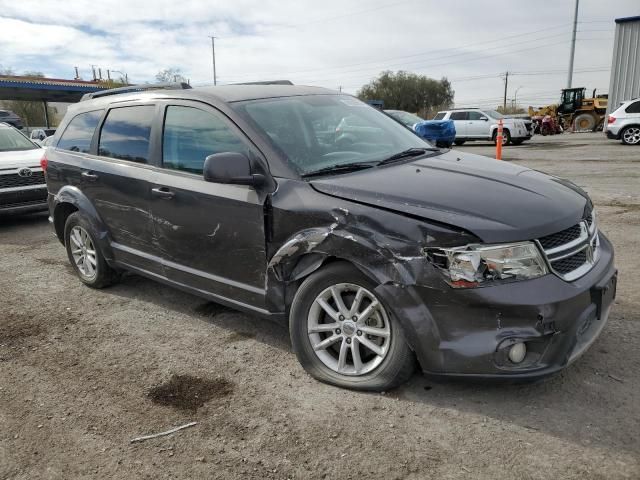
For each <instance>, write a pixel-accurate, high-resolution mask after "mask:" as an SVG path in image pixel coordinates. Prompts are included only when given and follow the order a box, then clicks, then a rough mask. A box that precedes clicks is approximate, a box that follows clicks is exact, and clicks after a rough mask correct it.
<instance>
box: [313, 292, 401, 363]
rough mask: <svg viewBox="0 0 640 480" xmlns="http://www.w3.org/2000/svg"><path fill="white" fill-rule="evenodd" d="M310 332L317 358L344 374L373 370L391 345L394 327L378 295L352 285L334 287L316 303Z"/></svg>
mask: <svg viewBox="0 0 640 480" xmlns="http://www.w3.org/2000/svg"><path fill="white" fill-rule="evenodd" d="M307 333H308V336H309V341H310V343H311V346H312V348H313V350H314V352H315V354H316V356H317V357H318V358H319V359H320V361H322V363H324V364H325V365H326V366H327V367H328V368H330V369H331V370H333V371H334V372H336V373H339V374H341V375H350V376H358V375H364V374H367V373H369V372H371V371H373V370H374V369H375V368H376V367H378V366H379V365H380V364H381V363H382V361H383V360H384V359H385V357H386V356H387V354H388V352H389V345H390V344H391V334H392V331H391V324H390V322H389V316H388V315H387V312H386V310H385V309H384V307H383V306H382V303H381V302H380V301H379V300H378V299H377V298H376V296H375V295H374V294H373V293H371V292H370V291H369V290H367V289H366V288H364V287H361V286H359V285H355V284H351V283H340V284H336V285H332V286H330V287H328V288H326V289H325V290H323V291H322V292H321V293H320V294H319V295H318V296H317V297H316V299H315V300H314V302H313V304H312V305H311V308H310V309H309V315H308V318H307Z"/></svg>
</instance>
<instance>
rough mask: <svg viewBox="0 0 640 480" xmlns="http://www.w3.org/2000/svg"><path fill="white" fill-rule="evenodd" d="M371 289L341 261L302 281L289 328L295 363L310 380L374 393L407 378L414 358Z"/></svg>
mask: <svg viewBox="0 0 640 480" xmlns="http://www.w3.org/2000/svg"><path fill="white" fill-rule="evenodd" d="M375 287H376V285H375V284H373V283H372V282H371V281H370V280H369V279H368V278H367V277H365V276H364V275H363V274H362V273H361V272H360V271H358V270H357V269H356V268H354V267H353V266H351V265H350V264H348V263H345V262H337V263H332V264H330V265H328V266H327V267H324V268H322V269H320V270H318V271H316V272H314V273H313V274H311V275H310V276H309V277H307V278H306V279H305V280H304V282H302V285H300V288H299V289H298V291H297V292H296V295H295V297H294V299H293V304H292V307H291V312H290V314H289V330H290V335H291V344H292V345H293V350H294V352H295V353H296V356H297V357H298V361H299V362H300V364H301V365H302V367H303V368H304V369H305V370H306V371H307V372H308V373H309V374H310V375H311V376H312V377H314V378H315V379H317V380H319V381H321V382H324V383H329V384H331V385H336V386H338V387H343V388H351V389H355V390H373V391H381V390H389V389H391V388H394V387H396V386H398V385H400V384H402V383H404V382H406V381H407V380H408V379H409V377H410V376H411V374H412V373H413V370H414V367H415V357H414V355H413V352H412V351H411V349H410V348H409V345H408V344H407V342H406V341H405V338H404V335H403V332H402V328H401V326H400V324H399V323H398V321H397V320H396V319H395V318H394V317H393V316H392V314H391V312H390V311H389V310H388V309H387V307H386V306H384V305H383V304H382V301H381V300H380V299H379V298H377V296H376V294H375V293H374V290H375ZM336 296H337V299H338V300H340V302H341V303H342V305H340V304H339V303H338V301H337V299H336ZM358 298H359V299H360V300H358ZM356 302H357V303H356ZM375 302H378V303H377V304H376V303H375ZM372 305H373V307H372ZM367 311H369V312H370V313H369V314H367ZM387 312H388V313H387ZM354 318H355V319H356V320H354ZM365 330H366V331H365Z"/></svg>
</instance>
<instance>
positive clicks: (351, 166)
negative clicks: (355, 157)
mask: <svg viewBox="0 0 640 480" xmlns="http://www.w3.org/2000/svg"><path fill="white" fill-rule="evenodd" d="M371 167H373V165H372V164H371V163H346V164H342V165H331V166H330V167H324V168H320V169H318V170H313V171H311V172H308V173H303V174H302V175H301V176H302V178H309V177H318V176H320V175H327V174H331V173H348V172H356V171H358V170H364V169H366V168H371Z"/></svg>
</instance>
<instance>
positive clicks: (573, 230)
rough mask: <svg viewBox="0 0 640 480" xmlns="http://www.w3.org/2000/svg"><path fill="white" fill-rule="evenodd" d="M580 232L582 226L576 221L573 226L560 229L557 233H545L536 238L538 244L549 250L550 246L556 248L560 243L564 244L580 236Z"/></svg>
mask: <svg viewBox="0 0 640 480" xmlns="http://www.w3.org/2000/svg"><path fill="white" fill-rule="evenodd" d="M581 233H582V228H581V227H580V224H579V223H577V224H575V225H574V226H573V227H569V228H567V229H566V230H562V231H561V232H558V233H553V234H551V235H547V236H546V237H542V238H540V239H538V241H539V242H540V245H542V248H543V249H545V250H550V249H552V248H557V247H559V246H561V245H564V244H566V243H569V242H573V241H574V240H577V239H578V238H580V234H581Z"/></svg>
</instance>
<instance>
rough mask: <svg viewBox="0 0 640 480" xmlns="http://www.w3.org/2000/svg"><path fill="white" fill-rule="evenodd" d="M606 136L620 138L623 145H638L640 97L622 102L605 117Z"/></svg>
mask: <svg viewBox="0 0 640 480" xmlns="http://www.w3.org/2000/svg"><path fill="white" fill-rule="evenodd" d="M605 133H606V135H607V137H608V138H612V139H615V140H622V143H624V144H625V145H640V98H636V99H634V100H629V101H627V102H623V103H622V104H621V105H620V106H619V107H618V109H617V110H616V111H615V112H613V113H611V114H610V115H609V117H608V118H607V125H606V127H605Z"/></svg>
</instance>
